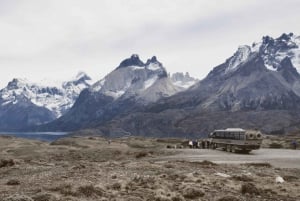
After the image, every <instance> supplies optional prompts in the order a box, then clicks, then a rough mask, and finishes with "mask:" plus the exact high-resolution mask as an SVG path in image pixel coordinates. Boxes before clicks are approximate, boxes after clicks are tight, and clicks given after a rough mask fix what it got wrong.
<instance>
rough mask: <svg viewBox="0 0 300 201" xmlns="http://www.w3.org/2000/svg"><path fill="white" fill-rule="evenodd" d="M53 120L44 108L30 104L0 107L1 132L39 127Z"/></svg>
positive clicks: (49, 112)
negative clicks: (33, 126)
mask: <svg viewBox="0 0 300 201" xmlns="http://www.w3.org/2000/svg"><path fill="white" fill-rule="evenodd" d="M54 119H55V116H54V115H53V113H52V112H51V111H49V110H47V109H46V108H42V107H38V106H36V105H34V104H32V103H31V102H29V101H28V102H23V103H22V104H13V103H9V104H8V105H5V107H3V106H2V107H0V128H1V130H2V131H17V130H19V129H23V128H25V127H28V126H32V125H41V124H44V123H47V122H50V121H52V120H54Z"/></svg>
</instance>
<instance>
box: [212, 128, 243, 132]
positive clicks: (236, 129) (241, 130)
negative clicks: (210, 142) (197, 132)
mask: <svg viewBox="0 0 300 201" xmlns="http://www.w3.org/2000/svg"><path fill="white" fill-rule="evenodd" d="M215 131H223V132H224V131H225V132H245V130H244V129H242V128H226V129H224V130H223V129H220V130H215Z"/></svg>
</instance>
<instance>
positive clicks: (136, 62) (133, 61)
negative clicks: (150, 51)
mask: <svg viewBox="0 0 300 201" xmlns="http://www.w3.org/2000/svg"><path fill="white" fill-rule="evenodd" d="M128 66H140V67H142V66H145V64H144V63H143V62H142V61H141V60H140V57H139V55H137V54H133V55H131V57H130V58H127V59H125V60H123V61H122V62H121V63H120V65H119V66H118V68H124V67H128Z"/></svg>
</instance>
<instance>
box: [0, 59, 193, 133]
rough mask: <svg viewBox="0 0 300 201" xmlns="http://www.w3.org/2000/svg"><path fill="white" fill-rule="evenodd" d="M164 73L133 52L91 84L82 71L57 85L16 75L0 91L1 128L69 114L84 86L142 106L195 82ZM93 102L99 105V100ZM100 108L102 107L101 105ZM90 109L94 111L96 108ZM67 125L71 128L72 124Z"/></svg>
mask: <svg viewBox="0 0 300 201" xmlns="http://www.w3.org/2000/svg"><path fill="white" fill-rule="evenodd" d="M130 62H131V63H130ZM128 65H131V66H128ZM127 67H128V68H127ZM166 75H167V72H166V70H165V69H164V68H163V66H162V64H161V63H160V62H158V61H157V60H156V57H153V58H151V59H149V60H148V61H147V62H146V63H143V62H142V61H140V60H139V57H138V55H132V57H131V58H129V59H126V60H124V61H123V62H122V63H121V64H120V66H119V67H118V69H116V70H114V71H113V72H111V73H110V74H109V75H107V76H106V77H105V78H104V79H102V80H100V81H98V82H96V83H95V84H94V85H93V81H92V79H91V78H90V77H89V76H88V75H87V74H86V73H84V72H79V73H78V75H77V76H76V77H75V78H73V79H72V80H70V81H66V82H63V83H62V84H61V85H60V86H59V87H53V86H46V85H45V84H37V83H31V82H30V81H28V80H26V79H20V78H18V79H17V78H15V79H13V80H12V81H11V82H9V83H8V85H7V86H6V87H5V88H3V89H2V90H0V130H3V131H14V130H19V131H23V130H24V129H25V130H28V129H29V130H30V129H35V126H37V125H43V124H47V123H49V122H52V121H54V120H56V119H58V118H60V117H61V116H63V115H65V114H66V113H68V111H69V110H70V109H71V107H72V106H73V104H74V103H75V101H76V100H77V98H78V97H79V94H80V93H81V92H82V91H83V90H84V89H89V91H92V92H93V93H91V94H97V93H99V94H101V95H103V97H106V98H108V99H110V98H112V99H113V100H117V99H119V98H121V97H122V98H121V99H122V100H124V99H128V100H129V99H130V98H131V97H133V96H136V97H137V99H138V102H139V103H142V105H145V104H147V103H148V102H153V101H156V100H157V99H159V98H160V97H165V96H169V95H172V94H174V93H177V92H178V91H182V90H184V89H186V88H187V87H189V86H191V85H192V84H194V83H195V82H196V81H197V80H196V79H194V78H192V77H190V76H189V75H188V74H183V73H175V74H173V75H168V76H166ZM169 76H170V78H169ZM176 76H177V78H176V80H174V81H173V80H172V79H171V77H176ZM162 78H164V79H162ZM173 83H174V84H173ZM130 85H131V86H130ZM152 85H154V86H152ZM156 86H157V87H158V88H156ZM159 87H160V88H159ZM125 92H126V94H125ZM84 93H86V92H84ZM84 93H83V94H84ZM82 96H84V95H81V97H82ZM85 98H86V97H85V96H84V99H85ZM81 99H82V98H81ZM81 99H80V100H81ZM95 101H99V103H100V104H102V102H101V100H95ZM87 102H88V101H87ZM118 102H120V101H118ZM78 104H79V103H77V105H78ZM88 104H90V103H88ZM83 107H85V106H83ZM91 107H95V105H93V104H91ZM103 107H104V108H105V106H104V105H103ZM87 108H88V107H87ZM128 109H129V108H128ZM92 110H94V111H96V109H92ZM72 112H73V110H72ZM72 112H70V114H72ZM99 112H100V111H99V110H98V113H97V115H96V116H99ZM79 113H80V112H79ZM67 115H68V114H66V116H67ZM87 115H88V116H89V117H88V118H87V120H89V121H90V120H91V119H92V118H91V117H92V114H87ZM64 118H65V117H63V118H62V119H64ZM74 119H75V118H74ZM76 124H77V123H76ZM80 124H81V123H79V124H78V125H80ZM80 127H81V126H80ZM70 128H72V129H73V127H71V126H70Z"/></svg>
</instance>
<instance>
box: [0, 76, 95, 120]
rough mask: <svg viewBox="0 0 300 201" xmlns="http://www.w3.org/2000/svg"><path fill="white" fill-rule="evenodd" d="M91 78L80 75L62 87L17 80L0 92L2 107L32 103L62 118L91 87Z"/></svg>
mask: <svg viewBox="0 0 300 201" xmlns="http://www.w3.org/2000/svg"><path fill="white" fill-rule="evenodd" d="M88 81H90V77H89V76H87V75H86V74H85V73H80V75H79V76H77V77H76V78H75V79H74V80H71V81H69V82H64V83H63V84H62V85H60V87H54V86H44V85H41V84H36V83H31V82H29V81H28V80H26V79H20V78H15V79H13V80H12V81H10V82H9V83H8V85H7V86H6V87H5V88H3V89H2V90H0V105H2V106H4V105H7V104H10V103H12V104H17V103H18V102H24V101H25V102H31V103H32V104H34V105H37V106H39V107H44V108H47V109H48V110H50V111H51V112H53V114H54V115H55V116H56V117H59V116H61V115H62V114H63V113H64V112H65V111H67V110H68V109H69V108H70V107H71V106H72V105H73V104H74V102H75V100H76V98H77V97H78V95H79V93H80V92H81V91H82V90H83V89H85V88H87V87H89V86H90V84H88Z"/></svg>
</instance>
